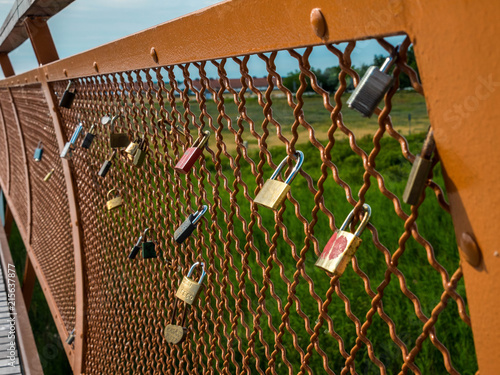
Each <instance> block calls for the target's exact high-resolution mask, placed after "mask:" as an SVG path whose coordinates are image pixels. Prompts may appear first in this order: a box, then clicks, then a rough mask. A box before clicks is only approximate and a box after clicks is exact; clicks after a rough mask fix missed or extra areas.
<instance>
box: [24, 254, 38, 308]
mask: <svg viewBox="0 0 500 375" xmlns="http://www.w3.org/2000/svg"><path fill="white" fill-rule="evenodd" d="M35 281H36V274H35V269H34V268H33V263H31V260H30V257H29V255H28V254H26V265H25V267H24V276H23V286H22V291H23V299H24V304H25V305H26V309H27V310H29V309H30V305H31V297H32V296H33V289H34V288H35Z"/></svg>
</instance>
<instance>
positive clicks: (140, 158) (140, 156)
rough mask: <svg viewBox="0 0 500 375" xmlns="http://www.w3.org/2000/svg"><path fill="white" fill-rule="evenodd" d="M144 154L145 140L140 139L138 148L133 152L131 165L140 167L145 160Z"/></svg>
mask: <svg viewBox="0 0 500 375" xmlns="http://www.w3.org/2000/svg"><path fill="white" fill-rule="evenodd" d="M146 154H147V152H146V140H145V139H144V138H142V140H141V142H139V148H138V149H137V150H136V151H135V155H134V160H133V161H132V164H133V165H134V166H135V167H137V168H140V167H142V165H143V164H144V160H146Z"/></svg>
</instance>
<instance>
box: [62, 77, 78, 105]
mask: <svg viewBox="0 0 500 375" xmlns="http://www.w3.org/2000/svg"><path fill="white" fill-rule="evenodd" d="M72 84H73V81H71V80H70V81H69V83H68V86H67V87H66V90H64V93H63V95H62V97H61V101H60V102H59V107H63V108H71V105H72V104H73V100H75V95H76V90H75V89H73V91H70V88H71V85H72Z"/></svg>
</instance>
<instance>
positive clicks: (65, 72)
mask: <svg viewBox="0 0 500 375" xmlns="http://www.w3.org/2000/svg"><path fill="white" fill-rule="evenodd" d="M63 74H64V76H66V77H67V76H68V71H67V70H66V69H63Z"/></svg>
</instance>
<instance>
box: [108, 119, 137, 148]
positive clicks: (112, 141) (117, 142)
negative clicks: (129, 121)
mask: <svg viewBox="0 0 500 375" xmlns="http://www.w3.org/2000/svg"><path fill="white" fill-rule="evenodd" d="M119 117H124V116H123V115H116V116H114V117H113V118H112V119H111V121H110V131H111V133H110V134H109V146H110V147H111V148H121V147H127V145H128V144H129V143H130V140H129V138H128V134H127V133H115V121H116V120H117V119H118V118H119ZM107 118H109V117H107V116H105V117H103V119H102V120H101V122H103V120H104V119H107Z"/></svg>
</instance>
